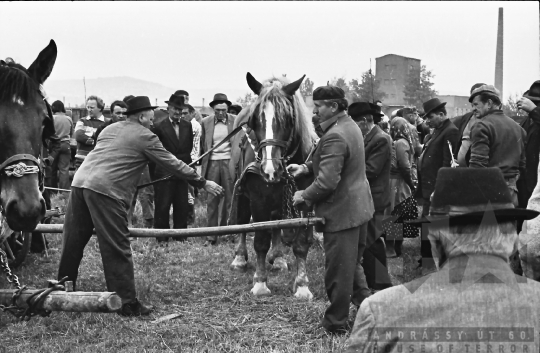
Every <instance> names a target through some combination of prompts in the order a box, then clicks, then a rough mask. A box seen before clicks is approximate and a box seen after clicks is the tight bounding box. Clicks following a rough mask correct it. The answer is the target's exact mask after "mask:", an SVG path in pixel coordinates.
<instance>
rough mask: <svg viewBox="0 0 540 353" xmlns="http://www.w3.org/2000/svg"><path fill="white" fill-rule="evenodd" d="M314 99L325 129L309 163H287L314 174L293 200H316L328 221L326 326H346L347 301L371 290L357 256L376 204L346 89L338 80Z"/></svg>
mask: <svg viewBox="0 0 540 353" xmlns="http://www.w3.org/2000/svg"><path fill="white" fill-rule="evenodd" d="M313 103H314V108H313V114H316V115H317V116H318V117H319V119H320V126H321V129H322V132H323V135H322V137H321V138H320V140H319V143H318V144H317V147H316V148H315V150H314V152H313V154H312V158H311V159H310V160H309V161H308V162H306V164H303V165H297V164H291V165H289V166H288V167H287V169H288V170H289V171H290V172H291V173H292V175H293V176H295V177H296V176H299V175H302V174H313V175H314V177H315V180H314V181H313V183H312V184H311V185H310V186H309V187H307V188H306V189H305V190H300V191H297V192H296V193H295V195H294V204H295V205H298V204H302V203H305V204H306V205H308V206H311V205H314V209H315V214H316V215H317V217H324V219H325V221H326V222H325V224H324V225H320V226H317V231H319V232H320V231H323V232H324V233H323V236H324V252H325V257H326V260H325V275H324V283H325V287H326V293H327V295H328V299H329V300H330V306H329V307H328V308H327V309H326V312H325V315H324V318H323V321H322V326H323V327H324V328H325V329H326V330H327V331H330V332H342V331H343V329H345V327H346V324H347V320H348V317H349V303H350V302H352V303H353V304H355V305H360V303H361V302H362V301H363V300H364V299H365V298H367V297H369V295H370V294H371V293H370V291H369V289H368V287H367V283H366V279H365V275H364V271H363V268H362V266H360V264H359V260H358V259H361V258H362V255H363V253H364V249H365V247H366V236H367V225H368V221H369V220H370V219H371V218H372V217H373V213H374V211H375V210H374V206H373V199H372V197H371V192H370V189H369V183H368V181H367V178H366V164H365V157H364V139H363V137H362V132H361V131H360V129H359V128H358V126H357V125H356V124H355V122H354V121H353V120H352V119H351V118H350V117H349V116H348V115H347V113H346V111H345V110H346V109H347V106H348V103H347V100H346V99H345V93H344V92H343V90H342V89H341V88H339V87H336V86H323V87H319V88H317V89H316V90H315V91H314V92H313Z"/></svg>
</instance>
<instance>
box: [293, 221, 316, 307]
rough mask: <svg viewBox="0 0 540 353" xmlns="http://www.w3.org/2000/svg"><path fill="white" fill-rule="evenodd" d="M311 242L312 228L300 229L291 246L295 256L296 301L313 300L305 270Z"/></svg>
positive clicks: (294, 289)
mask: <svg viewBox="0 0 540 353" xmlns="http://www.w3.org/2000/svg"><path fill="white" fill-rule="evenodd" d="M312 242H313V227H308V229H300V230H299V232H298V236H297V237H296V241H295V242H294V244H293V252H294V255H295V256H296V278H295V279H294V284H293V292H294V297H295V298H298V299H306V300H311V299H313V294H312V293H311V291H310V290H309V287H308V284H309V280H308V276H307V270H306V260H307V254H308V252H309V247H310V245H311V243H312Z"/></svg>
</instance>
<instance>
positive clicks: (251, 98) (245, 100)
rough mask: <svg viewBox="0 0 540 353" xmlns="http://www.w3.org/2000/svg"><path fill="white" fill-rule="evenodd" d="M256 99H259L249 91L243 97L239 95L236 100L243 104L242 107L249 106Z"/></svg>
mask: <svg viewBox="0 0 540 353" xmlns="http://www.w3.org/2000/svg"><path fill="white" fill-rule="evenodd" d="M256 100H257V97H256V96H254V95H253V94H252V93H251V92H248V93H246V95H245V96H244V97H243V98H242V97H238V98H237V99H236V102H237V103H239V104H240V105H241V106H242V108H246V107H249V106H250V105H251V104H252V103H253V102H255V101H256Z"/></svg>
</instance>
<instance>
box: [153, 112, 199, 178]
mask: <svg viewBox="0 0 540 353" xmlns="http://www.w3.org/2000/svg"><path fill="white" fill-rule="evenodd" d="M178 124H179V135H180V138H178V137H176V132H175V131H174V127H173V126H172V123H171V120H170V119H169V118H168V117H167V118H165V119H163V120H161V121H160V122H159V123H157V124H155V125H154V128H153V132H154V133H155V134H156V135H157V137H158V138H159V140H160V141H161V143H162V144H163V147H164V148H165V149H166V150H167V151H169V152H171V153H172V154H173V155H174V156H175V157H176V158H178V159H179V160H181V161H182V162H184V163H186V164H189V163H191V151H192V149H193V127H192V125H191V123H190V122H187V121H185V120H182V119H180V120H178ZM167 174H169V173H168V172H167V170H166V168H163V167H162V166H159V165H156V169H155V171H154V176H155V178H160V177H163V176H165V175H167Z"/></svg>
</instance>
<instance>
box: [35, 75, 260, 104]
mask: <svg viewBox="0 0 540 353" xmlns="http://www.w3.org/2000/svg"><path fill="white" fill-rule="evenodd" d="M177 89H186V90H187V91H188V92H189V95H190V103H191V105H193V106H201V105H202V103H203V99H204V105H205V106H208V103H210V102H211V101H212V98H213V96H214V94H215V93H218V92H220V93H225V94H227V96H228V98H229V100H230V101H231V102H234V101H235V100H236V99H237V98H238V97H243V96H244V95H245V94H246V93H247V92H248V91H249V88H248V87H247V84H246V87H245V88H241V89H238V88H230V87H229V88H227V87H221V88H211V87H209V88H204V89H192V88H190V87H177V88H170V87H166V86H163V85H161V84H159V83H155V82H149V81H144V80H139V79H136V78H132V77H105V78H95V79H86V95H87V97H88V96H90V95H97V96H99V97H101V98H103V100H104V101H105V104H106V105H107V106H109V105H110V104H111V103H112V102H113V101H114V100H116V99H122V98H124V97H125V96H127V95H129V94H132V95H134V96H139V95H141V96H148V97H149V98H150V101H151V102H152V103H153V104H154V103H156V99H157V105H160V106H161V105H165V103H164V101H166V100H167V99H169V97H170V96H171V94H172V93H174V92H175V91H176V90H177ZM45 91H46V92H47V95H48V96H49V102H51V103H52V102H54V101H55V100H57V99H58V100H61V101H64V103H65V105H66V106H69V107H75V106H81V105H84V85H83V80H82V78H81V79H70V80H50V81H46V82H45Z"/></svg>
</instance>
